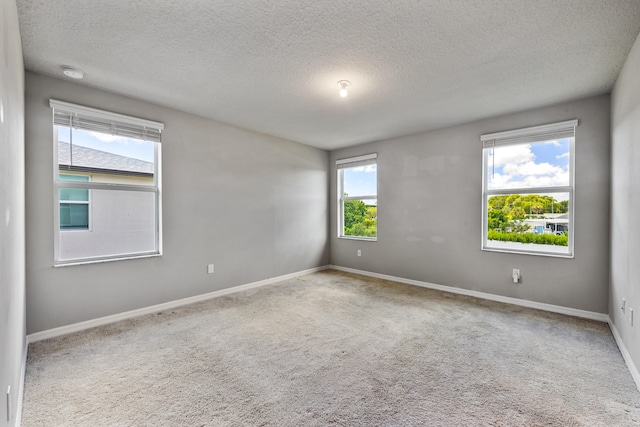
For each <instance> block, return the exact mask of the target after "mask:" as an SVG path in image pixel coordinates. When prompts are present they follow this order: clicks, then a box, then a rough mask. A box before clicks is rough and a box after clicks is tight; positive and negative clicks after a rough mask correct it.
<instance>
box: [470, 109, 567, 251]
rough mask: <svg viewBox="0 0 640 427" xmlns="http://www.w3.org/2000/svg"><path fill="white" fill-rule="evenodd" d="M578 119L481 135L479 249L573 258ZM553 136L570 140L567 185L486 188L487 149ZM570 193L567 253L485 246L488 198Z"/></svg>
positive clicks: (534, 141) (488, 173) (539, 140)
mask: <svg viewBox="0 0 640 427" xmlns="http://www.w3.org/2000/svg"><path fill="white" fill-rule="evenodd" d="M577 126H578V120H577V119H574V120H567V121H563V122H557V123H549V124H545V125H540V126H532V127H527V128H522V129H515V130H509V131H503V132H496V133H490V134H484V135H481V136H480V140H481V141H482V146H483V149H482V250H484V251H491V252H506V253H519V254H527V255H541V256H551V257H559V258H573V257H574V256H575V253H574V236H575V234H576V230H575V221H574V215H575V209H574V206H575V133H576V132H575V130H576V127H577ZM552 139H569V140H570V144H569V156H570V158H569V185H566V186H556V187H535V188H505V189H488V184H489V176H490V167H491V165H490V164H489V151H491V150H492V149H493V148H495V147H501V146H507V145H519V144H527V143H536V142H543V141H549V140H552ZM554 193H568V194H569V215H568V217H569V239H568V248H567V249H568V253H556V252H547V251H542V250H540V251H537V250H531V249H522V250H520V249H506V248H496V247H491V246H489V245H488V238H487V236H488V201H489V197H491V196H496V195H509V194H554Z"/></svg>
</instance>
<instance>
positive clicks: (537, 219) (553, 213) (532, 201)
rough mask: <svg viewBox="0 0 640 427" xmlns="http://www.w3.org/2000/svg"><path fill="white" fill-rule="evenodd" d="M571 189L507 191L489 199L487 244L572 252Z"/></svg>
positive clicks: (530, 249) (507, 248)
mask: <svg viewBox="0 0 640 427" xmlns="http://www.w3.org/2000/svg"><path fill="white" fill-rule="evenodd" d="M570 205H571V204H570V202H569V193H551V194H504V195H498V196H490V197H489V198H488V201H487V218H486V223H487V247H488V248H492V249H506V250H520V251H527V252H549V253H559V254H568V253H569V246H568V244H569V233H571V232H572V230H570V228H569V221H570V212H569V206H570Z"/></svg>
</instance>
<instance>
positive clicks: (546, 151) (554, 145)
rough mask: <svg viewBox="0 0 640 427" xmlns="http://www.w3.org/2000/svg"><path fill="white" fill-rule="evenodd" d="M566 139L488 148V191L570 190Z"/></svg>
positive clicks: (567, 140) (567, 143) (569, 142)
mask: <svg viewBox="0 0 640 427" xmlns="http://www.w3.org/2000/svg"><path fill="white" fill-rule="evenodd" d="M570 147H571V140H570V139H569V138H565V139H559V140H555V139H554V140H549V141H541V142H535V143H530V144H516V145H505V146H497V147H494V148H488V149H487V150H488V162H487V175H488V176H487V181H488V182H487V184H488V187H487V188H488V189H490V190H498V189H508V188H536V187H558V186H569V185H570V179H569V164H570Z"/></svg>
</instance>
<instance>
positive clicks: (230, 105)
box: [17, 0, 640, 149]
mask: <svg viewBox="0 0 640 427" xmlns="http://www.w3.org/2000/svg"><path fill="white" fill-rule="evenodd" d="M17 3H18V8H19V16H20V29H21V34H22V43H23V50H24V57H25V66H26V68H27V69H28V70H32V71H34V72H37V73H40V74H45V75H51V76H55V77H59V78H66V77H64V76H63V75H62V73H61V72H60V66H61V65H71V66H75V67H78V68H81V69H82V70H84V71H85V72H86V76H85V78H84V80H82V81H81V82H80V83H81V84H86V85H89V86H93V87H97V88H101V89H105V90H108V91H111V92H116V93H121V94H126V95H130V96H134V97H136V98H141V99H144V100H148V101H151V102H154V103H158V104H161V105H165V106H169V107H173V108H176V109H179V110H183V111H187V112H190V113H195V114H198V115H201V116H205V117H209V118H212V119H216V120H219V121H222V122H227V123H230V124H233V125H237V126H240V127H244V128H247V129H252V130H256V131H260V132H264V133H267V134H271V135H276V136H280V137H283V138H287V139H291V140H294V141H298V142H302V143H305V144H308V145H312V146H316V147H319V148H324V149H334V148H340V147H345V146H349V145H354V144H359V143H364V142H369V141H374V140H380V139H386V138H390V137H395V136H400V135H406V134H412V133H417V132H421V131H426V130H431V129H436V128H441V127H445V126H448V125H452V124H456V123H462V122H468V121H471V120H476V119H481V118H485V117H490V116H494V115H498V114H503V113H507V112H513V111H519V110H524V109H528V108H532V107H538V106H543V105H549V104H553V103H557V102H562V101H566V100H570V99H576V98H581V97H585V96H589V95H594V94H600V93H606V92H608V91H609V90H611V88H612V86H613V84H614V82H615V79H616V77H617V75H618V73H619V71H620V69H621V67H622V64H623V63H624V60H625V58H626V56H627V54H628V53H629V51H630V49H631V46H632V44H633V42H634V41H635V39H636V37H637V35H638V33H639V32H640V0H536V1H532V0H475V1H472V0H468V1H464V0H448V1H447V0H442V1H437V0H432V1H427V0H423V1H420V0H404V1H396V2H392V1H389V0H359V1H349V2H347V1H344V0H295V1H294V0H103V1H86V0H17ZM341 79H347V80H350V81H351V82H352V86H351V90H350V92H349V96H348V97H347V98H340V97H339V95H338V90H339V88H338V85H337V83H336V82H337V81H338V80H341Z"/></svg>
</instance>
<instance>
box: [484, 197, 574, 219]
mask: <svg viewBox="0 0 640 427" xmlns="http://www.w3.org/2000/svg"><path fill="white" fill-rule="evenodd" d="M488 202H489V210H493V209H501V210H503V211H505V212H506V213H507V214H509V215H511V219H520V218H518V217H523V216H522V215H523V213H524V215H540V214H543V213H567V212H568V211H569V201H568V200H563V201H560V202H558V201H556V199H554V198H553V197H551V196H541V195H540V194H525V195H521V194H509V195H508V196H491V197H490V198H489V201H488ZM516 209H518V210H517V211H516V212H515V213H514V212H513V211H514V210H516Z"/></svg>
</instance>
